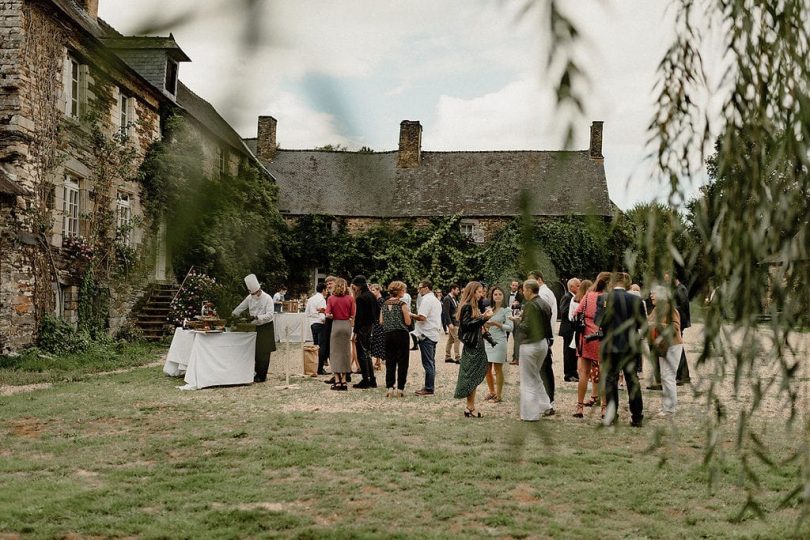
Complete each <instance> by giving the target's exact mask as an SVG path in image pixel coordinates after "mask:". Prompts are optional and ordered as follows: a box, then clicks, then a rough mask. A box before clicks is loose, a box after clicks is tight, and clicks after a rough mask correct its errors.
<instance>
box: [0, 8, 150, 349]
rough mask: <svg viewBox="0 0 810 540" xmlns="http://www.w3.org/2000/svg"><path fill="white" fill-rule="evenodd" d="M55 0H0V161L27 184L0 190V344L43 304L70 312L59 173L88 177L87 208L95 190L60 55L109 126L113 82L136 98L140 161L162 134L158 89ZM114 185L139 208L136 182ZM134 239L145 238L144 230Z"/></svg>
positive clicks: (28, 326) (135, 140)
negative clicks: (100, 45)
mask: <svg viewBox="0 0 810 540" xmlns="http://www.w3.org/2000/svg"><path fill="white" fill-rule="evenodd" d="M52 9H53V8H52V6H50V4H49V3H46V2H35V1H31V0H26V1H22V0H15V1H2V0H0V162H2V164H3V166H4V168H5V169H6V170H7V171H8V173H9V174H10V175H11V177H12V178H13V179H14V181H15V182H16V183H17V184H18V185H19V186H21V187H22V188H24V189H25V190H26V191H27V192H28V194H27V195H26V196H22V197H8V196H1V195H0V353H2V352H8V351H12V350H17V349H19V348H21V347H24V346H26V345H28V344H30V343H32V342H33V340H34V338H35V335H36V327H37V322H38V318H39V316H41V315H43V314H46V313H52V312H56V311H57V310H59V311H60V312H61V313H63V314H64V316H65V318H66V319H68V320H71V321H74V322H75V320H76V309H77V307H78V298H77V290H78V288H77V283H75V277H74V276H73V275H72V273H71V272H70V268H68V263H67V262H65V261H64V259H63V257H62V253H61V251H62V250H61V240H62V221H63V219H62V218H63V216H62V205H63V192H64V178H65V174H67V173H70V174H72V175H75V176H76V177H77V178H81V179H83V182H85V183H86V185H85V186H83V187H84V189H80V191H81V197H80V200H81V202H82V203H83V205H84V207H83V208H82V209H81V211H82V212H87V211H89V210H90V209H91V208H92V205H93V204H94V203H93V201H94V200H96V199H98V194H97V193H95V192H94V190H93V186H92V185H91V182H90V179H91V178H92V177H93V173H94V171H96V170H97V164H96V163H94V160H95V159H96V158H94V157H93V156H92V154H91V153H90V144H89V137H90V129H89V127H88V126H87V124H86V123H84V122H83V121H82V120H80V119H74V118H69V117H67V116H66V115H65V101H64V99H65V94H64V90H63V83H62V81H63V80H64V77H63V75H64V73H63V72H64V69H65V65H66V61H65V59H66V57H67V55H68V54H70V55H71V56H73V57H74V58H76V60H77V61H79V62H80V63H81V64H82V66H86V67H83V68H82V70H83V75H84V78H83V80H84V81H86V83H85V85H84V86H83V87H82V89H81V92H80V94H79V95H80V96H82V97H83V99H84V101H85V102H86V103H87V104H91V103H96V104H99V105H100V106H104V107H107V110H106V113H104V114H101V115H100V117H99V118H100V120H99V123H100V125H101V126H102V128H103V130H104V131H105V132H106V133H107V134H108V135H109V136H112V134H113V132H114V130H117V129H118V128H117V126H116V125H115V119H116V113H115V110H114V108H113V107H114V103H115V102H116V96H117V94H116V93H117V92H118V91H119V89H120V91H123V92H125V93H126V95H128V96H130V97H132V98H134V103H133V104H134V111H135V117H136V118H135V119H136V123H135V125H133V126H132V127H131V129H130V130H129V135H130V137H129V141H128V143H127V144H130V145H132V147H133V148H134V149H135V152H136V155H137V159H136V162H137V163H139V162H140V160H141V159H142V158H143V156H144V154H145V152H146V150H147V148H148V147H149V145H150V144H151V143H152V142H153V141H154V140H155V139H156V138H158V137H159V136H160V116H159V107H160V96H159V93H158V92H157V91H156V90H155V89H152V88H151V87H150V86H148V85H147V84H146V83H144V82H143V81H141V80H140V79H139V78H137V77H134V76H132V75H131V74H129V73H128V72H127V70H126V68H125V67H124V65H123V64H122V63H121V64H119V63H117V62H115V61H114V60H110V56H109V53H108V52H105V51H99V50H97V49H95V48H94V47H93V45H92V44H91V40H89V39H88V37H87V36H86V35H85V34H84V33H83V31H82V30H81V29H80V28H79V27H78V26H74V25H73V24H72V23H71V21H69V20H65V18H64V17H63V16H60V15H58V14H57V13H56V12H55V11H51V10H52ZM87 110H89V109H85V110H84V111H83V112H87ZM57 128H58V131H57ZM137 163H136V164H137ZM118 191H121V192H125V193H129V194H130V195H131V212H132V216H133V217H138V216H141V215H142V214H143V211H142V205H141V201H140V187H139V185H138V184H137V183H136V182H121V181H116V182H114V183H113V185H112V186H111V187H110V192H109V193H108V194H107V196H108V197H109V199H108V200H110V201H111V204H112V205H115V201H116V194H117V192H118ZM80 230H81V231H86V230H87V224H86V223H82V226H81V227H80ZM134 240H135V241H136V242H141V241H142V240H144V238H143V234H142V231H136V232H135V234H134ZM54 267H55V270H54ZM136 289H137V287H135V288H131V289H130V290H129V291H127V293H126V298H123V299H122V301H119V300H118V299H117V298H113V302H112V303H111V305H113V306H124V307H123V308H121V309H120V310H118V311H124V310H125V309H126V308H125V306H126V304H127V303H129V302H130V301H132V302H134V299H130V298H129V294H131V293H132V291H133V290H136ZM113 294H114V295H115V294H117V293H116V292H115V291H114V292H113ZM60 308H61V309H60ZM111 315H114V314H112V313H111ZM120 318H121V316H120V315H117V314H115V315H114V316H113V319H114V320H115V321H118V320H120Z"/></svg>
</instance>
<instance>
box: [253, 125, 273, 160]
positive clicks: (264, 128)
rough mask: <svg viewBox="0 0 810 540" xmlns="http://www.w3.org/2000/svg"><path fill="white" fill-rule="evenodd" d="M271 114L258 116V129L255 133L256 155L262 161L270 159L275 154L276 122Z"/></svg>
mask: <svg viewBox="0 0 810 540" xmlns="http://www.w3.org/2000/svg"><path fill="white" fill-rule="evenodd" d="M277 123H278V122H277V121H276V119H275V118H273V117H272V116H260V117H259V131H258V133H257V135H256V155H257V157H258V158H259V159H260V160H262V161H271V160H272V159H273V157H274V156H275V155H276V150H277V149H278V145H276V124H277Z"/></svg>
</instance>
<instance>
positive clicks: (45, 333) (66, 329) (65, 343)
mask: <svg viewBox="0 0 810 540" xmlns="http://www.w3.org/2000/svg"><path fill="white" fill-rule="evenodd" d="M91 342H92V339H91V337H90V334H89V333H87V332H85V331H78V330H76V329H75V328H73V326H72V325H71V324H70V323H68V322H67V321H65V320H62V319H59V318H57V317H53V316H51V315H46V316H45V317H43V319H42V321H41V322H40V324H39V336H38V338H37V346H38V347H39V348H40V349H41V350H42V351H43V352H45V353H51V354H69V353H78V352H82V351H84V350H86V349H87V347H89V346H90V343H91Z"/></svg>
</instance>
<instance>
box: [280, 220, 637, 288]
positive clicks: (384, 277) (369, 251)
mask: <svg viewBox="0 0 810 540" xmlns="http://www.w3.org/2000/svg"><path fill="white" fill-rule="evenodd" d="M459 220H460V216H451V217H448V218H434V219H432V220H430V222H429V223H428V224H427V225H426V226H411V225H408V226H399V227H398V226H393V225H390V224H387V223H384V222H383V223H380V224H378V225H374V226H372V227H370V228H369V229H367V230H365V231H362V232H356V233H353V234H349V232H348V231H347V229H346V226H345V224H344V223H343V221H342V220H341V219H340V218H335V217H332V216H325V215H311V216H304V217H301V218H299V219H298V220H297V221H296V222H295V223H293V224H291V225H289V226H288V227H287V230H286V232H285V236H284V238H285V240H284V243H283V255H284V257H285V260H286V261H287V264H288V268H289V269H290V270H289V273H288V275H287V285H288V286H290V287H291V289H292V290H307V289H311V287H312V284H311V282H310V280H311V275H310V272H311V270H312V269H314V268H318V269H320V270H321V271H322V272H328V273H332V274H335V275H341V276H347V277H351V276H353V275H355V274H363V275H365V276H366V277H368V278H369V279H371V280H373V281H378V282H380V283H388V282H390V281H392V280H394V279H400V280H403V281H405V282H406V283H410V284H414V283H416V282H417V281H419V280H421V279H429V280H431V281H432V282H433V283H435V284H437V285H439V286H447V285H448V284H450V283H453V282H459V283H461V284H463V283H466V282H467V281H469V280H471V279H478V280H483V281H485V282H487V283H506V282H508V281H509V280H511V279H512V278H513V277H520V276H525V275H526V274H527V273H528V272H530V271H532V270H540V271H541V272H543V275H544V277H545V278H546V281H547V282H549V283H553V282H555V281H557V280H558V279H568V278H570V277H574V276H579V277H591V278H592V277H594V276H596V274H597V273H599V272H600V271H603V270H613V269H619V268H624V266H623V265H624V258H625V254H626V252H627V251H628V250H629V248H630V246H631V245H632V242H633V238H634V231H635V225H634V224H633V223H631V222H630V221H629V220H628V219H627V218H625V217H624V216H619V217H617V218H615V219H613V220H612V221H610V222H606V221H604V220H603V219H601V218H585V217H561V218H554V219H539V220H533V221H532V223H531V224H530V226H529V230H528V235H529V236H530V238H531V241H532V244H533V245H534V247H535V248H536V249H535V255H534V256H533V257H531V262H527V261H526V260H524V258H523V257H522V254H523V251H524V249H523V245H524V244H523V242H522V240H521V234H522V233H521V227H520V222H519V221H520V220H519V219H513V220H511V221H509V222H508V223H507V224H506V225H505V226H504V227H503V228H501V229H500V230H498V231H497V232H496V233H495V234H494V235H493V237H492V238H491V239H490V240H489V241H488V242H487V243H486V244H484V245H477V244H474V243H472V242H471V241H470V239H469V238H467V237H466V236H464V235H463V234H462V233H461V231H460V229H459Z"/></svg>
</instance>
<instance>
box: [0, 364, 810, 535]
mask: <svg viewBox="0 0 810 540" xmlns="http://www.w3.org/2000/svg"><path fill="white" fill-rule="evenodd" d="M275 358H278V357H277V356H276V357H275ZM412 358H413V359H414V360H415V358H416V356H414V357H412ZM275 362H276V366H275V369H276V371H277V370H278V361H277V360H276V361H275ZM417 363H418V362H416V361H412V364H411V382H410V383H409V390H410V392H411V396H409V397H406V398H404V399H397V400H386V399H385V398H384V397H383V394H384V389H378V390H376V391H375V390H369V391H349V392H347V393H336V392H330V391H329V389H328V386H326V385H324V384H322V383H321V382H319V381H317V380H314V379H306V380H302V379H296V380H295V382H297V383H298V384H299V387H298V388H295V389H288V390H281V389H277V388H276V387H275V386H274V385H277V384H280V381H281V378H280V377H279V376H278V375H276V376H275V377H274V380H273V381H272V382H268V383H267V384H264V385H254V386H251V387H234V388H220V389H209V390H202V391H197V392H182V391H179V390H177V389H175V386H176V385H178V384H181V381H179V380H176V379H169V378H166V377H164V376H163V375H162V373H161V370H160V368H157V367H148V368H140V369H135V370H133V371H131V372H128V373H120V374H114V375H106V376H101V377H90V378H86V379H85V380H82V381H77V382H69V383H60V384H57V385H55V386H54V387H52V388H49V389H46V390H41V391H36V392H31V393H25V394H19V395H15V396H11V397H0V533H19V534H22V535H25V536H32V537H44V538H50V537H62V536H64V535H67V534H70V533H75V534H79V535H82V536H89V535H92V536H95V535H98V536H105V537H107V536H139V537H147V538H152V537H188V538H204V537H219V538H231V537H264V536H282V537H303V538H311V537H317V538H320V537H340V538H349V537H379V536H403V537H404V536H408V537H412V536H415V537H423V536H424V537H485V536H496V537H503V538H507V537H516V538H521V537H541V538H543V537H555V538H599V539H602V538H628V537H629V538H696V537H708V538H717V537H741V538H802V537H804V538H806V537H807V535H808V534H810V529H809V528H808V525H810V524H807V523H805V524H804V525H801V526H800V527H803V528H797V523H798V516H799V509H798V508H797V507H792V508H787V509H781V510H780V509H778V508H777V506H778V503H779V501H780V500H781V499H782V498H783V497H784V496H785V495H786V494H787V493H788V492H789V491H790V489H791V488H792V487H793V486H794V485H795V483H794V482H795V474H796V468H795V467H796V465H795V464H792V465H787V466H784V467H781V468H779V469H775V470H772V469H765V468H762V467H756V469H757V472H758V473H759V474H760V475H761V476H760V478H761V484H762V485H761V491H760V498H761V501H762V502H763V503H764V506H765V509H766V515H765V518H764V519H757V518H754V517H749V518H746V519H744V520H743V521H742V522H737V521H735V520H734V517H735V516H736V515H737V514H738V512H739V510H740V509H741V507H742V505H743V503H744V501H745V496H744V493H743V492H742V491H741V490H740V489H739V488H738V486H737V485H736V482H737V480H738V477H739V469H738V468H737V467H735V466H734V465H733V462H731V461H729V463H728V465H727V466H726V467H725V468H723V469H722V470H721V472H720V476H719V478H718V483H717V484H716V486H715V488H714V491H713V492H712V493H710V492H709V490H708V488H707V485H706V472H705V470H704V468H703V467H702V465H701V460H702V443H703V437H704V433H703V428H702V425H701V421H700V420H701V418H702V416H703V408H702V406H701V405H700V402H699V401H698V400H697V398H692V397H691V396H688V395H684V398H683V405H682V413H681V414H680V415H679V418H678V421H677V424H676V425H675V426H673V425H670V424H669V423H668V422H666V421H664V420H650V421H648V422H647V423H646V425H645V427H644V428H642V429H640V430H638V429H632V428H629V427H627V426H626V423H627V413H626V412H625V413H624V414H623V418H622V423H621V424H620V425H619V426H618V427H616V428H609V429H599V428H597V424H598V421H597V419H596V416H595V415H596V414H597V413H598V410H595V411H592V412H591V413H590V414H591V415H592V416H590V417H587V416H586V419H584V420H575V419H573V418H571V416H570V414H571V413H572V412H573V402H574V401H575V399H574V397H573V385H571V384H566V385H564V386H563V385H562V384H561V385H560V386H561V390H560V391H559V392H560V396H559V397H558V398H557V402H558V409H559V413H558V415H557V416H556V417H554V418H551V419H548V420H546V421H543V422H540V423H535V424H525V423H521V422H520V421H519V420H518V419H517V412H516V408H517V401H516V400H517V388H516V386H514V371H515V370H514V368H511V370H510V371H509V374H510V378H509V381H510V382H511V383H512V384H509V385H508V386H507V387H506V396H507V399H506V400H505V401H504V403H501V404H499V405H486V406H484V405H482V406H481V408H482V410H483V411H484V413H485V415H486V416H485V417H484V418H483V419H480V420H472V419H465V418H463V416H462V414H461V410H462V405H461V402H459V401H455V400H453V399H452V398H451V397H450V396H451V394H452V383H453V381H454V380H455V379H454V377H455V370H457V368H456V367H455V366H453V365H450V364H440V366H439V379H438V388H439V393H440V395H437V396H435V397H433V398H417V397H415V396H413V395H412V392H413V390H415V389H417V388H418V385H419V382H420V381H419V378H420V376H421V366H417V365H416V364H417ZM683 393H684V394H688V392H686V391H684V392H683ZM659 396H660V393H659ZM624 397H625V396H624V395H623V396H622V399H624ZM645 398H646V399H647V406H648V408H651V407H655V406H656V405H657V402H656V400H658V401H660V397H658V396H655V395H650V396H647V395H645ZM673 428H675V431H674V432H673ZM657 432H658V433H660V434H661V435H662V436H663V438H664V442H665V447H664V448H663V449H658V450H655V451H653V452H650V453H645V448H647V447H648V446H650V443H651V442H652V440H653V439H654V437H655V434H656V433H657ZM769 434H770V443H771V444H772V445H775V446H776V447H777V448H781V449H783V450H784V455H785V456H786V455H787V454H788V452H789V449H790V448H791V447H792V446H793V445H794V444H795V443H791V442H790V440H791V438H792V439H793V440H794V441H795V439H796V437H795V435H793V436H789V435H787V434H785V433H783V432H782V431H781V430H780V429H776V428H774V429H772V430H771V431H770V432H769ZM733 437H734V431H733V428H732V427H729V428H728V432H727V433H723V434H722V436H721V441H723V444H724V445H726V446H729V445H731V444H732V442H731V441H733Z"/></svg>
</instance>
